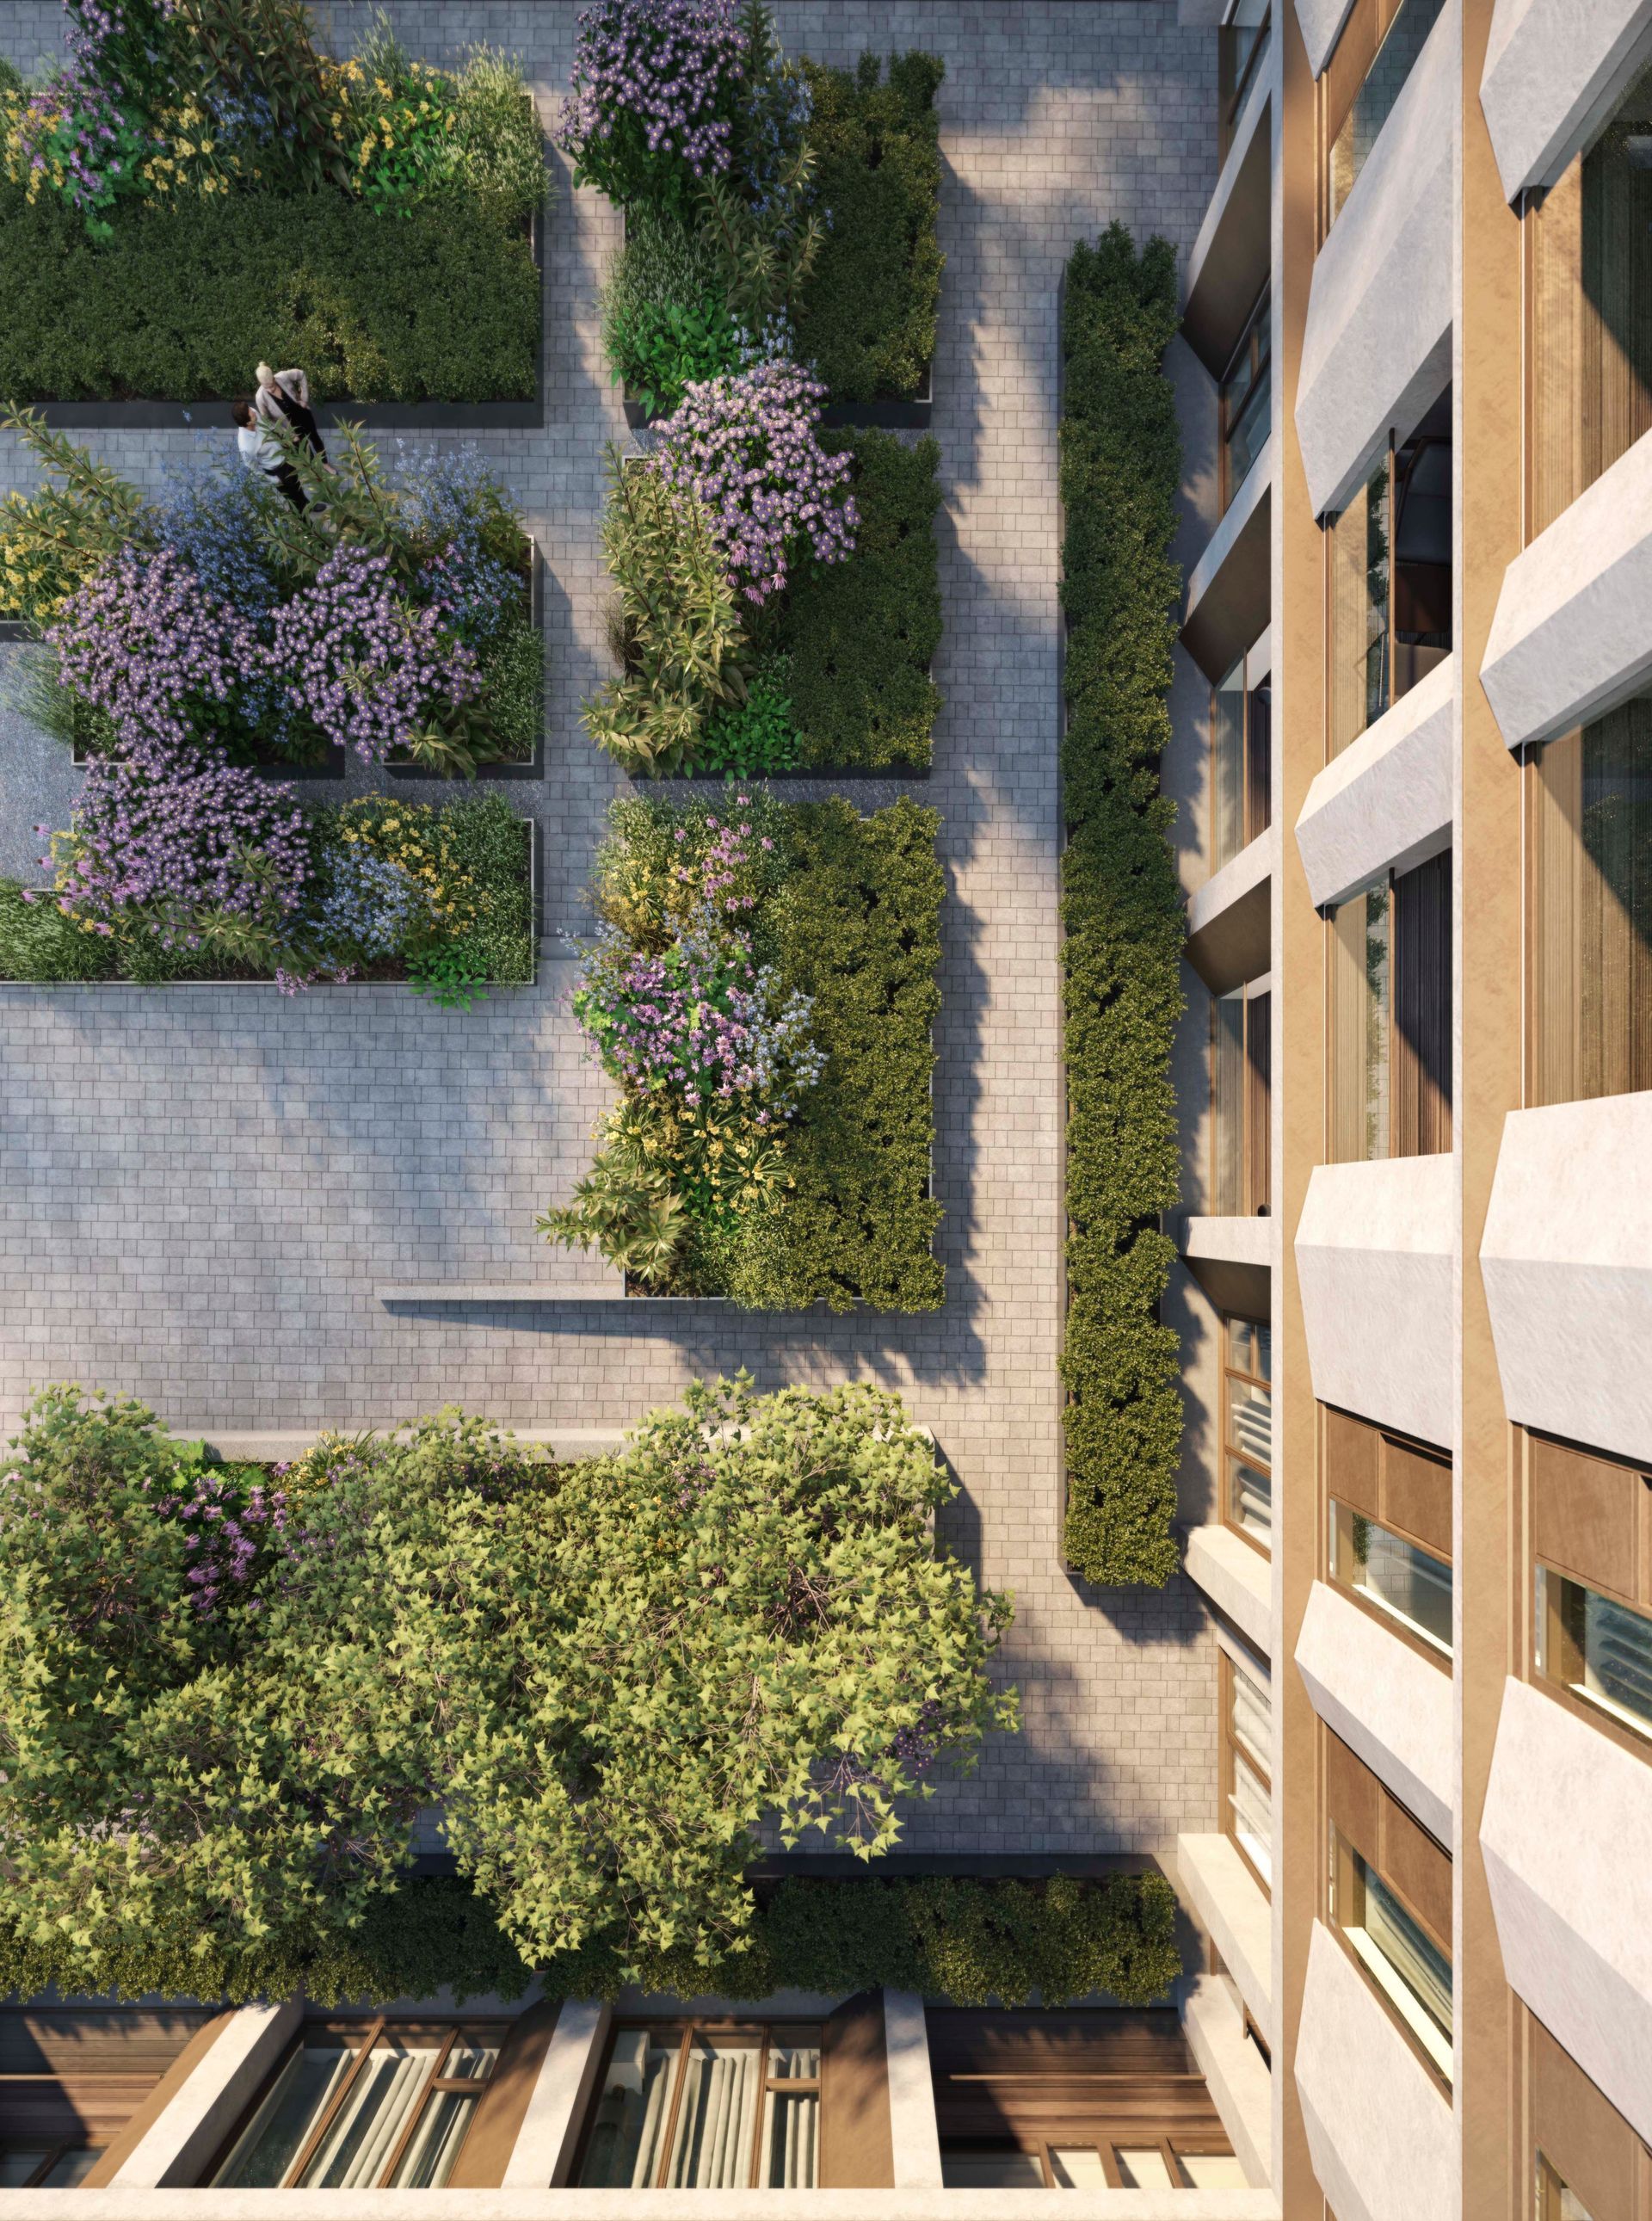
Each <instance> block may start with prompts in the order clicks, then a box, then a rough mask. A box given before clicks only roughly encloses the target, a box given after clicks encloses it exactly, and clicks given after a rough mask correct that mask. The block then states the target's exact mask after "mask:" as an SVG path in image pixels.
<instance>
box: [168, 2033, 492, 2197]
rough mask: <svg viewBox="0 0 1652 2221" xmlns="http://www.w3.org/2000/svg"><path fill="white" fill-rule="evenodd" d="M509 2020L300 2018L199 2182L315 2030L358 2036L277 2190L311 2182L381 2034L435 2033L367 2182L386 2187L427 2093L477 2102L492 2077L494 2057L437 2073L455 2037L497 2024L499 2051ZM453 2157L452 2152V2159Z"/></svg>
mask: <svg viewBox="0 0 1652 2221" xmlns="http://www.w3.org/2000/svg"><path fill="white" fill-rule="evenodd" d="M512 2026H513V2023H511V2022H510V2021H508V2020H504V2019H501V2018H499V2016H498V2015H497V2014H487V2013H480V2014H468V2013H454V2014H447V2013H437V2014H429V2013H424V2014H421V2015H420V2016H419V2017H418V2018H416V2019H414V2020H392V2019H391V2018H390V2016H389V2015H388V2014H386V2013H378V2014H375V2015H374V2016H373V2017H372V2018H371V2019H367V2020H365V2021H364V2020H363V2019H361V2018H359V2017H351V2016H347V2015H327V2014H317V2015H316V2016H315V2017H314V2018H310V2019H307V2020H305V2021H303V2022H302V2023H301V2024H300V2025H299V2027H298V2029H297V2033H296V2034H295V2035H294V2036H292V2037H291V2040H290V2041H289V2042H288V2043H286V2044H285V2045H284V2046H283V2048H282V2050H281V2055H280V2056H279V2058H278V2060H277V2061H276V2062H275V2065H274V2066H273V2067H272V2068H271V2070H270V2072H269V2073H268V2074H266V2075H265V2076H264V2078H263V2079H262V2080H261V2081H260V2084H259V2086H258V2088H257V2089H256V2090H255V2091H254V2093H253V2096H252V2099H250V2101H249V2102H248V2103H247V2105H246V2106H245V2107H244V2108H243V2109H242V2111H241V2115H240V2118H238V2119H237V2121H236V2123H235V2127H234V2128H233V2129H232V2130H230V2132H229V2134H228V2136H227V2137H225V2139H224V2141H223V2143H222V2144H221V2145H220V2146H219V2148H218V2149H217V2151H216V2153H215V2155H213V2159H212V2163H211V2165H210V2167H209V2168H207V2169H206V2170H205V2172H204V2174H203V2176H202V2178H201V2180H202V2182H203V2186H206V2187H211V2186H212V2185H213V2184H215V2183H216V2180H217V2177H218V2175H219V2174H220V2173H221V2172H222V2169H223V2168H225V2167H227V2166H228V2162H229V2159H230V2156H231V2155H232V2154H233V2153H234V2151H235V2147H236V2146H237V2144H239V2143H240V2142H241V2138H242V2137H244V2136H245V2135H246V2133H247V2130H248V2129H249V2128H250V2127H251V2126H252V2124H253V2119H254V2118H255V2117H256V2115H257V2112H258V2110H259V2107H260V2105H262V2104H263V2103H264V2100H265V2099H266V2098H267V2097H268V2096H269V2094H270V2093H271V2091H272V2089H273V2088H274V2087H275V2085H276V2082H277V2080H278V2078H279V2077H280V2076H281V2075H282V2074H285V2072H286V2069H287V2068H288V2067H289V2066H290V2065H291V2062H292V2061H293V2060H294V2059H296V2058H297V2055H298V2054H299V2053H300V2052H301V2051H303V2049H304V2045H305V2041H306V2039H307V2038H309V2037H311V2036H316V2035H317V2034H322V2035H328V2036H343V2037H345V2038H346V2039H351V2038H355V2039H358V2040H357V2042H356V2046H355V2049H354V2053H353V2055H352V2056H351V2060H350V2064H349V2066H348V2067H347V2068H346V2070H345V2072H344V2074H343V2076H342V2078H341V2080H340V2083H339V2086H338V2088H337V2089H336V2090H335V2092H334V2093H333V2094H332V2096H331V2097H330V2098H329V2100H328V2102H327V2104H326V2105H324V2106H323V2107H322V2112H321V2113H320V2115H319V2117H318V2118H317V2119H316V2122H315V2124H314V2125H313V2126H312V2127H311V2128H310V2131H309V2133H308V2134H307V2135H306V2136H305V2137H304V2138H303V2142H302V2143H300V2145H299V2146H298V2149H297V2152H296V2153H295V2154H294V2155H293V2157H292V2159H291V2162H290V2163H289V2165H288V2167H287V2170H286V2172H285V2174H284V2175H283V2176H282V2178H281V2180H280V2182H279V2183H278V2185H276V2186H275V2187H277V2188H278V2189H281V2190H303V2189H305V2188H307V2187H310V2186H308V2185H306V2184H305V2183H304V2181H303V2173H304V2170H305V2168H307V2167H309V2166H310V2163H311V2162H312V2161H313V2160H314V2158H315V2156H316V2153H317V2152H318V2151H319V2150H320V2149H321V2148H322V2143H324V2142H325V2140H326V2137H327V2135H328V2133H329V2130H331V2128H332V2126H333V2124H334V2122H335V2120H336V2119H337V2118H338V2117H339V2114H340V2113H341V2112H342V2111H343V2108H344V2105H345V2103H346V2100H347V2099H348V2097H349V2095H350V2093H351V2092H352V2091H353V2090H354V2088H355V2086H356V2084H357V2083H358V2082H359V2081H360V2079H361V2075H362V2072H363V2070H364V2068H366V2062H367V2060H368V2059H369V2057H370V2056H371V2055H372V2049H373V2046H374V2045H375V2044H376V2043H378V2041H379V2037H380V2036H385V2035H391V2036H434V2035H437V2034H440V2036H441V2043H440V2045H439V2047H438V2049H437V2052H436V2060H435V2067H434V2068H432V2069H431V2072H430V2074H429V2075H428V2076H427V2078H426V2080H425V2082H424V2085H423V2086H422V2089H421V2090H420V2092H419V2095H418V2099H417V2101H416V2104H415V2105H414V2107H413V2110H412V2112H411V2113H410V2115H409V2116H408V2118H407V2120H406V2121H405V2122H404V2124H403V2127H402V2132H401V2134H400V2135H399V2136H398V2137H397V2139H396V2142H395V2143H394V2145H393V2146H392V2147H391V2150H390V2153H389V2155H387V2157H386V2159H385V2164H384V2166H383V2167H382V2168H380V2170H379V2176H378V2179H377V2180H376V2181H375V2182H373V2183H372V2185H370V2186H367V2187H371V2188H372V2189H376V2190H383V2189H386V2188H388V2187H390V2183H391V2177H392V2176H393V2175H394V2174H395V2172H396V2169H397V2168H398V2167H399V2166H400V2165H401V2163H402V2161H403V2159H404V2156H405V2155H406V2152H407V2149H408V2147H409V2145H410V2143H411V2142H412V2139H413V2136H414V2132H415V2130H416V2129H417V2127H418V2125H419V2123H420V2122H421V2121H422V2119H423V2118H424V2114H425V2109H426V2107H427V2106H428V2105H429V2103H430V2100H431V2099H432V2098H434V2097H437V2096H441V2095H443V2094H447V2093H459V2094H460V2095H463V2096H466V2097H471V2098H473V2099H475V2100H476V2101H477V2106H478V2107H479V2105H480V2104H481V2100H482V2097H483V2094H484V2093H485V2091H486V2090H487V2089H488V2088H489V2087H490V2086H491V2083H492V2080H493V2076H494V2074H495V2072H496V2071H497V2065H498V2061H497V2058H496V2060H495V2061H494V2065H493V2066H492V2067H491V2068H489V2069H488V2071H487V2073H486V2074H482V2075H444V2074H442V2072H441V2069H442V2067H443V2065H444V2064H445V2062H446V2061H447V2055H448V2054H449V2053H450V2052H451V2051H452V2049H453V2048H454V2043H455V2042H456V2041H457V2040H458V2037H459V2035H460V2031H461V2030H472V2029H473V2030H494V2029H497V2030H498V2049H499V2051H500V2052H503V2050H504V2044H505V2040H506V2038H507V2037H508V2036H509V2034H510V2030H511V2027H512ZM474 2121H475V2112H474V2111H472V2119H471V2123H470V2124H467V2125H466V2132H465V2133H466V2137H468V2136H469V2134H470V2128H471V2126H473V2125H474ZM460 2149H461V2150H462V2149H463V2140H462V2139H461V2143H460ZM456 2157H457V2155H455V2158H456ZM226 2187H230V2188H233V2187H235V2186H233V2185H230V2186H226Z"/></svg>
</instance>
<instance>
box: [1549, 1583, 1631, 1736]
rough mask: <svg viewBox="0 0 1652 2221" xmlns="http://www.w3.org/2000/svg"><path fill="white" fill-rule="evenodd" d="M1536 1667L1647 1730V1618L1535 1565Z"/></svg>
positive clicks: (1601, 1706) (1552, 1678)
mask: <svg viewBox="0 0 1652 2221" xmlns="http://www.w3.org/2000/svg"><path fill="white" fill-rule="evenodd" d="M1537 1671H1538V1672H1539V1673H1540V1674H1543V1675H1544V1676H1545V1677H1546V1678H1547V1679H1548V1680H1551V1681H1555V1682H1557V1683H1558V1684H1559V1685H1560V1686H1561V1688H1563V1689H1569V1690H1571V1692H1573V1694H1574V1696H1579V1697H1583V1698H1586V1699H1587V1700H1588V1701H1589V1703H1591V1704H1592V1705H1599V1707H1600V1708H1601V1710H1602V1711H1607V1712H1610V1713H1611V1716H1612V1717H1613V1718H1614V1719H1618V1720H1622V1721H1624V1722H1625V1723H1626V1724H1627V1725H1629V1726H1630V1727H1632V1728H1638V1729H1639V1730H1641V1732H1642V1733H1643V1734H1645V1733H1647V1732H1649V1731H1652V1618H1649V1617H1647V1615H1646V1614H1645V1613H1644V1612H1639V1611H1631V1610H1630V1607H1629V1606H1628V1605H1622V1604H1615V1603H1614V1602H1613V1601H1612V1599H1611V1598H1610V1597H1605V1596H1602V1595H1600V1593H1599V1592H1598V1591H1597V1590H1595V1589H1592V1588H1587V1587H1586V1586H1584V1584H1583V1583H1582V1582H1581V1581H1574V1580H1568V1578H1567V1577H1566V1575H1565V1574H1564V1573H1555V1571H1554V1569H1553V1568H1552V1567H1548V1566H1539V1567H1538V1568H1537Z"/></svg>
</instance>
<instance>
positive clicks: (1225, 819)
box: [1211, 657, 1245, 871]
mask: <svg viewBox="0 0 1652 2221" xmlns="http://www.w3.org/2000/svg"><path fill="white" fill-rule="evenodd" d="M1244 845H1245V666H1244V659H1243V658H1242V657H1241V659H1240V660H1239V661H1238V662H1237V663H1236V664H1235V665H1234V666H1233V668H1232V670H1231V671H1230V672H1229V673H1228V674H1227V676H1226V678H1224V679H1223V680H1222V681H1221V682H1220V684H1219V685H1217V686H1216V687H1214V688H1213V689H1212V690H1211V854H1212V856H1213V858H1214V860H1215V863H1216V867H1217V870H1218V871H1220V869H1221V868H1222V867H1223V864H1226V863H1230V862H1231V860H1233V858H1234V857H1235V856H1236V855H1237V854H1239V851H1240V850H1241V849H1242V848H1243V847H1244Z"/></svg>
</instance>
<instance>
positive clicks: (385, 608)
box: [270, 546, 482, 763]
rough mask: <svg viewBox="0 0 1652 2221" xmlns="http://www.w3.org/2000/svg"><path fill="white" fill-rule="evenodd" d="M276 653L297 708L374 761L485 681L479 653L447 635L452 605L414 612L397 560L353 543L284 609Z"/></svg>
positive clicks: (274, 639)
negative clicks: (393, 563)
mask: <svg viewBox="0 0 1652 2221" xmlns="http://www.w3.org/2000/svg"><path fill="white" fill-rule="evenodd" d="M270 654H271V655H272V658H273V660H274V663H275V666H276V667H277V669H278V671H279V672H280V673H282V674H283V691H284V694H285V699H286V701H287V703H288V704H289V706H290V707H291V709H293V710H296V711H297V712H298V713H299V714H301V715H302V716H304V717H306V718H307V719H308V720H309V721H310V723H312V724H313V725H314V726H315V727H316V730H317V731H318V732H320V733H321V734H322V736H323V737H324V738H325V739H326V740H328V741H331V742H333V743H334V744H335V745H337V746H341V747H345V748H354V750H355V752H356V754H358V755H359V756H360V757H361V758H362V759H363V760H364V761H366V762H367V763H379V762H382V761H383V760H384V758H385V756H386V755H388V754H389V753H390V751H391V749H392V748H405V747H407V746H409V745H410V743H411V742H412V741H415V740H416V739H417V738H418V737H419V735H421V734H422V733H423V732H424V731H425V730H426V729H428V727H429V724H430V723H431V721H432V719H433V717H434V716H435V714H436V712H437V711H438V710H439V709H441V708H442V707H443V706H444V705H450V706H452V707H454V708H459V707H462V706H463V704H466V703H467V702H472V701H474V700H475V698H476V697H477V696H478V695H479V693H480V691H481V687H482V675H481V669H480V666H479V664H478V662H477V660H476V656H475V654H474V651H473V650H472V649H471V648H468V647H466V644H465V642H464V641H460V640H457V639H455V638H454V637H453V636H452V635H449V634H448V633H447V630H446V629H445V624H444V618H443V612H442V611H441V610H440V609H437V608H425V609H415V608H414V607H413V606H412V605H411V604H409V603H408V602H406V601H404V599H403V598H402V597H401V596H400V595H398V594H397V591H396V590H395V585H394V582H393V581H392V579H391V574H390V560H389V558H388V557H387V556H384V555H373V554H369V553H368V552H367V551H366V549H365V548H362V547H354V546H345V547H340V548H339V549H338V550H337V552H336V553H335V554H333V555H331V556H329V559H328V560H327V561H326V562H325V563H324V564H323V565H322V567H321V569H320V571H319V572H317V573H316V582H315V584H314V585H311V586H306V587H304V588H303V589H302V590H301V591H299V592H298V593H297V594H295V595H294V596H293V597H292V599H291V601H288V602H284V603H283V604H281V605H280V607H279V608H278V609H277V610H276V611H275V612H274V616H273V617H272V623H271V648H270Z"/></svg>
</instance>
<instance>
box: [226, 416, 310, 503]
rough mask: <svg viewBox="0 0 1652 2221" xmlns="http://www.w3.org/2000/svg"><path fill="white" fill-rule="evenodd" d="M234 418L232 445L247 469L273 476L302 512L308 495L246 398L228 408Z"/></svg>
mask: <svg viewBox="0 0 1652 2221" xmlns="http://www.w3.org/2000/svg"><path fill="white" fill-rule="evenodd" d="M229 413H230V415H231V416H233V417H234V418H235V427H236V429H235V447H236V452H237V453H238V454H240V456H241V461H242V462H243V463H244V464H245V465H246V466H247V469H248V470H249V471H262V472H263V473H264V475H265V477H266V479H274V480H275V483H276V484H277V485H278V486H279V487H280V489H281V491H282V492H283V493H284V494H285V496H286V497H287V499H288V500H289V501H290V502H291V504H292V505H293V507H294V508H295V509H296V510H297V512H298V514H299V515H300V516H303V513H304V511H305V510H307V509H308V508H309V506H310V497H309V495H308V494H307V493H306V492H305V491H304V490H303V486H302V485H300V484H299V482H298V473H297V471H295V470H294V469H293V467H292V465H291V463H290V462H289V461H288V460H287V459H286V457H285V455H284V454H282V452H281V442H280V441H278V439H277V438H276V436H275V435H274V434H273V433H272V431H271V430H270V429H269V427H268V426H267V425H266V424H262V423H260V422H259V419H258V416H257V414H256V412H255V411H254V410H253V404H252V403H251V402H250V401H237V402H236V403H235V405H234V407H233V408H232V409H231V410H230V412H229Z"/></svg>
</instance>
